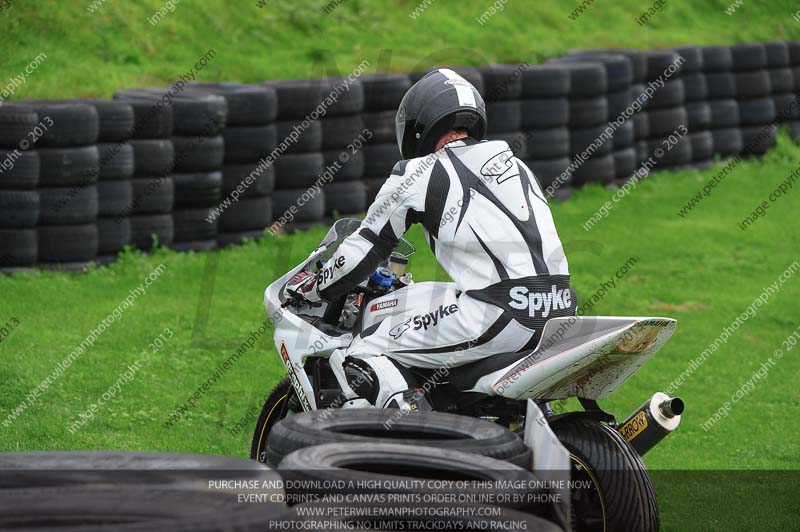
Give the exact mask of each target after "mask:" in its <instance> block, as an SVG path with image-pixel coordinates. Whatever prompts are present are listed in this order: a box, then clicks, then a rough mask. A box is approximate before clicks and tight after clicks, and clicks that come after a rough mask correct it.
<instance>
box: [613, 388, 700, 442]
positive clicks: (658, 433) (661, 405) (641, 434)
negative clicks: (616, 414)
mask: <svg viewBox="0 0 800 532" xmlns="http://www.w3.org/2000/svg"><path fill="white" fill-rule="evenodd" d="M683 410H684V404H683V400H682V399H681V398H679V397H670V396H668V395H667V394H665V393H662V392H656V393H655V394H654V395H653V397H651V398H650V399H648V400H647V401H645V403H644V404H643V405H642V406H640V407H639V408H638V409H637V410H636V411H634V412H633V413H632V414H631V415H630V416H628V419H626V420H625V421H623V422H622V424H621V425H620V426H619V432H620V433H621V434H622V437H623V438H625V440H627V442H628V443H630V444H631V446H632V447H633V448H634V449H636V452H637V453H639V456H644V455H645V453H646V452H647V451H649V450H650V449H652V448H653V447H655V445H656V444H657V443H658V442H660V441H661V440H663V439H664V438H666V437H667V436H668V435H669V433H670V432H672V431H673V430H675V429H676V428H678V425H679V424H680V422H681V414H682V413H683Z"/></svg>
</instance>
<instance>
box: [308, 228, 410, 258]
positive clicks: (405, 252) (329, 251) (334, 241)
mask: <svg viewBox="0 0 800 532" xmlns="http://www.w3.org/2000/svg"><path fill="white" fill-rule="evenodd" d="M360 227H361V220H359V219H358V218H342V219H340V220H337V221H336V222H335V223H334V224H333V225H332V226H331V228H330V230H329V231H328V234H326V235H325V238H323V239H322V242H320V246H326V249H325V251H324V252H322V253H321V254H320V255H319V257H318V259H320V260H323V261H325V260H327V259H329V258H330V257H331V256H333V254H334V253H336V250H338V249H339V246H340V245H341V244H342V242H343V241H344V239H345V238H347V237H348V236H350V235H351V234H353V233H355V232H356V231H358V229H359V228H360ZM393 251H394V252H395V253H398V254H400V255H402V256H403V257H406V258H408V257H410V256H411V255H413V254H414V253H416V251H417V250H416V248H415V247H414V244H412V243H411V242H409V241H408V240H406V239H405V238H401V239H400V241H399V242H398V243H397V246H395V248H394V250H393ZM387 258H388V257H387Z"/></svg>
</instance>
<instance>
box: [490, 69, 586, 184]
mask: <svg viewBox="0 0 800 532" xmlns="http://www.w3.org/2000/svg"><path fill="white" fill-rule="evenodd" d="M521 82H522V83H521V85H522V86H521V89H520V106H521V109H520V129H521V130H522V139H521V142H524V145H525V147H524V153H523V154H517V157H521V158H522V159H523V161H524V162H525V163H526V165H527V166H528V168H530V169H531V171H532V172H533V173H534V175H535V176H536V178H537V180H538V181H539V185H540V186H541V187H542V189H543V191H545V193H547V191H548V190H550V191H552V194H550V195H551V196H552V197H556V198H566V197H568V196H569V194H570V188H569V187H570V184H571V182H572V176H571V175H569V176H566V180H565V181H564V182H563V183H560V184H559V185H558V186H553V184H554V182H555V180H556V179H557V178H558V177H559V176H560V175H561V174H562V173H563V172H564V171H565V170H566V168H567V167H568V166H569V154H570V141H569V139H570V135H569V95H570V87H571V85H570V75H569V71H568V70H566V69H564V68H561V67H559V66H556V65H534V66H530V67H527V68H526V69H525V70H524V71H523V72H522V77H521ZM489 121H490V123H491V121H492V117H491V115H490V116H489ZM506 140H509V139H506ZM511 142H514V139H511ZM511 142H510V143H509V144H511ZM511 148H512V151H514V145H513V144H512V145H511ZM550 187H552V188H550Z"/></svg>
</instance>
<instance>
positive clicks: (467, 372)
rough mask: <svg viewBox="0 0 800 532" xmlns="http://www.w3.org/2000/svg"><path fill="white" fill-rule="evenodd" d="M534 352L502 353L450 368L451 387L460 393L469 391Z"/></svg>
mask: <svg viewBox="0 0 800 532" xmlns="http://www.w3.org/2000/svg"><path fill="white" fill-rule="evenodd" d="M532 352H533V350H526V351H522V352H519V353H500V354H497V355H492V356H488V357H486V358H482V359H480V360H476V361H475V362H470V363H469V364H464V365H463V366H456V367H453V368H450V373H449V375H448V378H449V382H450V386H452V387H454V388H456V389H457V390H459V391H465V390H469V389H470V388H472V387H473V386H475V383H476V382H478V379H480V378H481V377H483V376H484V375H488V374H489V373H493V372H495V371H497V370H499V369H502V368H505V367H507V366H510V365H511V364H513V363H515V362H518V361H520V360H522V359H523V358H525V357H526V356H528V355H529V354H531V353H532Z"/></svg>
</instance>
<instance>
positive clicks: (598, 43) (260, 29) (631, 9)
mask: <svg viewBox="0 0 800 532" xmlns="http://www.w3.org/2000/svg"><path fill="white" fill-rule="evenodd" d="M91 2H92V0H72V1H69V2H64V1H62V0H38V1H36V2H28V1H25V0H12V7H11V8H10V9H7V10H5V11H0V24H2V27H3V31H2V32H0V50H3V61H2V67H0V68H1V69H2V70H0V72H2V75H0V80H4V79H5V78H8V77H11V76H13V75H16V74H18V73H19V72H21V71H22V70H23V69H24V67H25V66H26V65H27V64H28V63H29V62H30V61H31V60H32V59H33V58H34V57H36V56H37V55H38V54H39V53H41V52H44V53H45V54H47V59H46V61H45V62H44V63H43V64H42V65H41V66H40V67H39V69H38V70H37V71H36V72H35V73H34V74H33V75H32V76H31V77H30V78H29V81H28V82H27V83H26V84H25V85H23V86H22V87H20V88H19V89H18V90H17V92H16V93H15V94H14V96H13V98H14V99H18V98H28V97H36V98H64V97H76V96H82V97H83V96H98V97H109V96H111V94H113V92H114V91H115V90H117V89H119V88H122V87H138V86H148V85H161V86H163V85H169V84H172V83H174V82H175V81H176V79H177V78H178V76H179V75H180V74H181V73H184V72H187V71H188V70H189V69H190V68H191V67H192V65H194V63H195V62H196V61H197V59H198V58H199V57H200V56H202V55H203V54H205V53H206V51H208V50H209V49H210V48H213V49H214V50H215V51H216V53H217V55H216V57H215V58H214V59H213V60H212V61H211V62H210V63H209V65H208V67H206V68H205V69H204V70H203V71H202V72H201V73H200V78H202V79H203V80H208V81H213V80H230V81H233V80H239V81H245V82H257V81H263V80H266V79H272V78H283V77H310V76H318V75H322V74H329V73H336V72H340V73H349V72H351V71H352V70H353V69H354V68H355V67H356V65H358V64H360V63H361V62H362V61H363V60H367V61H369V62H370V69H372V70H375V69H377V70H390V71H400V72H402V71H410V70H418V69H423V68H425V67H428V66H431V65H434V64H437V63H438V64H442V63H449V64H476V65H477V64H488V63H492V62H499V61H503V62H516V61H521V60H525V61H528V62H536V61H538V60H540V59H542V58H546V57H552V56H556V55H559V54H560V53H561V52H563V51H564V50H566V49H569V48H576V47H584V48H585V47H619V46H626V47H632V48H642V49H645V48H655V47H663V46H675V45H678V44H689V43H695V44H730V43H735V42H744V41H752V40H782V39H790V38H798V37H799V36H800V24H798V23H797V22H796V21H795V20H793V19H792V16H791V14H792V13H794V11H796V9H797V7H796V5H795V4H793V3H792V2H790V1H788V0H780V1H771V2H758V3H757V2H745V3H744V4H743V5H742V7H740V8H739V10H738V11H737V12H736V14H735V15H733V16H729V15H726V14H725V8H726V7H728V5H729V4H730V2H729V1H728V0H707V1H704V2H685V1H675V0H671V1H670V2H668V3H667V4H666V5H665V7H664V8H663V10H662V11H661V12H659V13H657V14H656V15H654V16H653V17H652V18H651V21H650V22H649V23H648V24H647V25H646V26H644V27H642V26H639V25H638V24H637V23H636V21H635V19H636V17H638V16H639V15H640V14H641V13H642V12H643V11H645V10H646V9H647V8H648V7H649V6H650V4H651V3H650V2H647V3H642V2H636V1H634V0H620V1H614V2H611V1H608V0H597V1H596V2H594V3H593V4H592V5H590V6H589V7H588V9H587V10H586V11H585V12H584V13H583V14H581V15H580V16H579V17H578V18H577V20H575V21H573V20H571V19H570V17H569V15H570V14H571V13H572V11H573V9H574V8H575V5H577V4H578V3H579V2H555V1H533V0H527V1H523V0H515V1H513V2H508V3H506V4H505V8H504V11H502V12H500V13H497V14H496V15H494V16H493V17H492V18H491V19H489V20H488V22H487V23H486V24H485V25H483V26H481V25H480V24H479V23H478V20H477V19H478V18H479V17H481V15H482V14H483V13H484V12H485V11H486V10H487V9H489V7H490V6H491V5H492V4H493V3H494V2H490V1H489V0H486V1H482V2H459V3H458V4H457V5H456V4H454V3H453V2H448V1H445V0H434V1H433V2H431V4H430V5H429V7H428V8H427V10H425V11H424V12H423V13H422V14H421V15H420V16H419V17H417V18H416V19H412V18H411V17H410V16H409V15H410V13H411V12H412V11H413V10H414V9H415V8H417V7H418V5H419V4H420V2H417V1H416V0H404V1H399V0H389V1H384V0H369V1H367V0H344V1H343V2H342V3H341V4H340V5H339V6H338V7H336V9H334V10H333V11H331V13H330V14H329V15H326V13H325V11H324V6H326V5H327V4H328V1H327V0H293V1H292V2H280V1H278V0H266V2H265V7H264V8H259V7H258V6H257V0H241V1H237V2H229V1H226V0H202V1H200V0H183V1H182V2H180V3H178V4H177V5H176V7H175V11H174V12H172V13H170V14H167V15H166V16H165V17H164V18H163V19H161V20H160V22H158V24H157V25H156V26H151V25H150V23H149V22H148V18H149V17H152V16H153V15H154V14H155V13H156V11H157V10H158V9H160V8H161V7H162V6H163V5H164V3H165V2H164V0H139V1H137V2H121V1H117V0H106V2H105V3H103V4H101V5H100V6H99V7H98V8H97V9H96V11H95V12H94V13H91V14H90V13H89V12H88V9H87V8H88V6H89V5H90V4H91Z"/></svg>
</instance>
